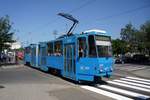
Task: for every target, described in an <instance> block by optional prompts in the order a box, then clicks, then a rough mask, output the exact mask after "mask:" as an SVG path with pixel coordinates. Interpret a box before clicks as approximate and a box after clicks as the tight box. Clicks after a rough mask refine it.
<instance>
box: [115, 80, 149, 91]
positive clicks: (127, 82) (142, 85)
mask: <svg viewBox="0 0 150 100" xmlns="http://www.w3.org/2000/svg"><path fill="white" fill-rule="evenodd" d="M113 81H115V82H121V83H125V84H129V85H135V86H140V87H143V88H149V89H150V86H148V85H144V84H138V83H132V82H129V81H123V80H113Z"/></svg>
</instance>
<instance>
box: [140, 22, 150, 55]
mask: <svg viewBox="0 0 150 100" xmlns="http://www.w3.org/2000/svg"><path fill="white" fill-rule="evenodd" d="M140 33H141V34H142V36H143V37H142V38H141V41H142V42H143V43H144V45H145V50H146V51H147V52H148V54H150V20H149V21H146V22H145V23H144V24H143V25H141V27H140Z"/></svg>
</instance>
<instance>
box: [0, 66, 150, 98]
mask: <svg viewBox="0 0 150 100" xmlns="http://www.w3.org/2000/svg"><path fill="white" fill-rule="evenodd" d="M115 66H116V67H115V68H114V76H112V77H111V78H110V79H105V78H104V79H103V80H104V81H106V82H107V84H104V85H102V84H98V85H96V86H89V85H78V84H75V83H73V82H70V81H69V80H65V79H63V78H61V77H57V76H54V75H51V74H49V73H44V72H42V71H39V70H37V69H33V68H30V67H27V66H24V65H13V66H3V67H1V68H0V100H114V99H119V100H120V99H124V100H131V99H137V98H142V99H143V98H144V99H147V98H149V95H150V81H149V80H148V79H150V76H149V75H150V73H149V71H150V67H149V66H142V65H126V64H125V65H121V64H120V65H115ZM128 76H132V77H138V78H140V79H133V80H134V81H138V82H132V81H131V80H130V77H128ZM132 77H131V78H132ZM121 78H123V79H121ZM116 79H117V80H119V81H125V82H130V84H135V85H140V87H138V88H137V87H135V86H133V85H132V87H131V86H122V85H120V84H116V83H114V82H116ZM141 79H143V80H141ZM126 80H128V81H126ZM141 82H144V83H141ZM128 84H129V83H128ZM116 88H117V89H121V90H116ZM119 91H120V92H119ZM136 93H138V94H136Z"/></svg>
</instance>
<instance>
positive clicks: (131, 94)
mask: <svg viewBox="0 0 150 100" xmlns="http://www.w3.org/2000/svg"><path fill="white" fill-rule="evenodd" d="M98 87H100V88H103V89H107V90H112V91H115V92H118V93H122V94H125V95H128V96H133V97H140V98H141V99H148V98H150V97H149V96H146V95H143V94H139V93H135V92H131V91H127V90H123V89H119V88H115V87H112V86H107V85H98Z"/></svg>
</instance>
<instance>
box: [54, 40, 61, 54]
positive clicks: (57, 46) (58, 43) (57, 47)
mask: <svg viewBox="0 0 150 100" xmlns="http://www.w3.org/2000/svg"><path fill="white" fill-rule="evenodd" d="M54 47H55V49H54V55H55V56H62V41H56V42H55V45H54Z"/></svg>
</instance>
